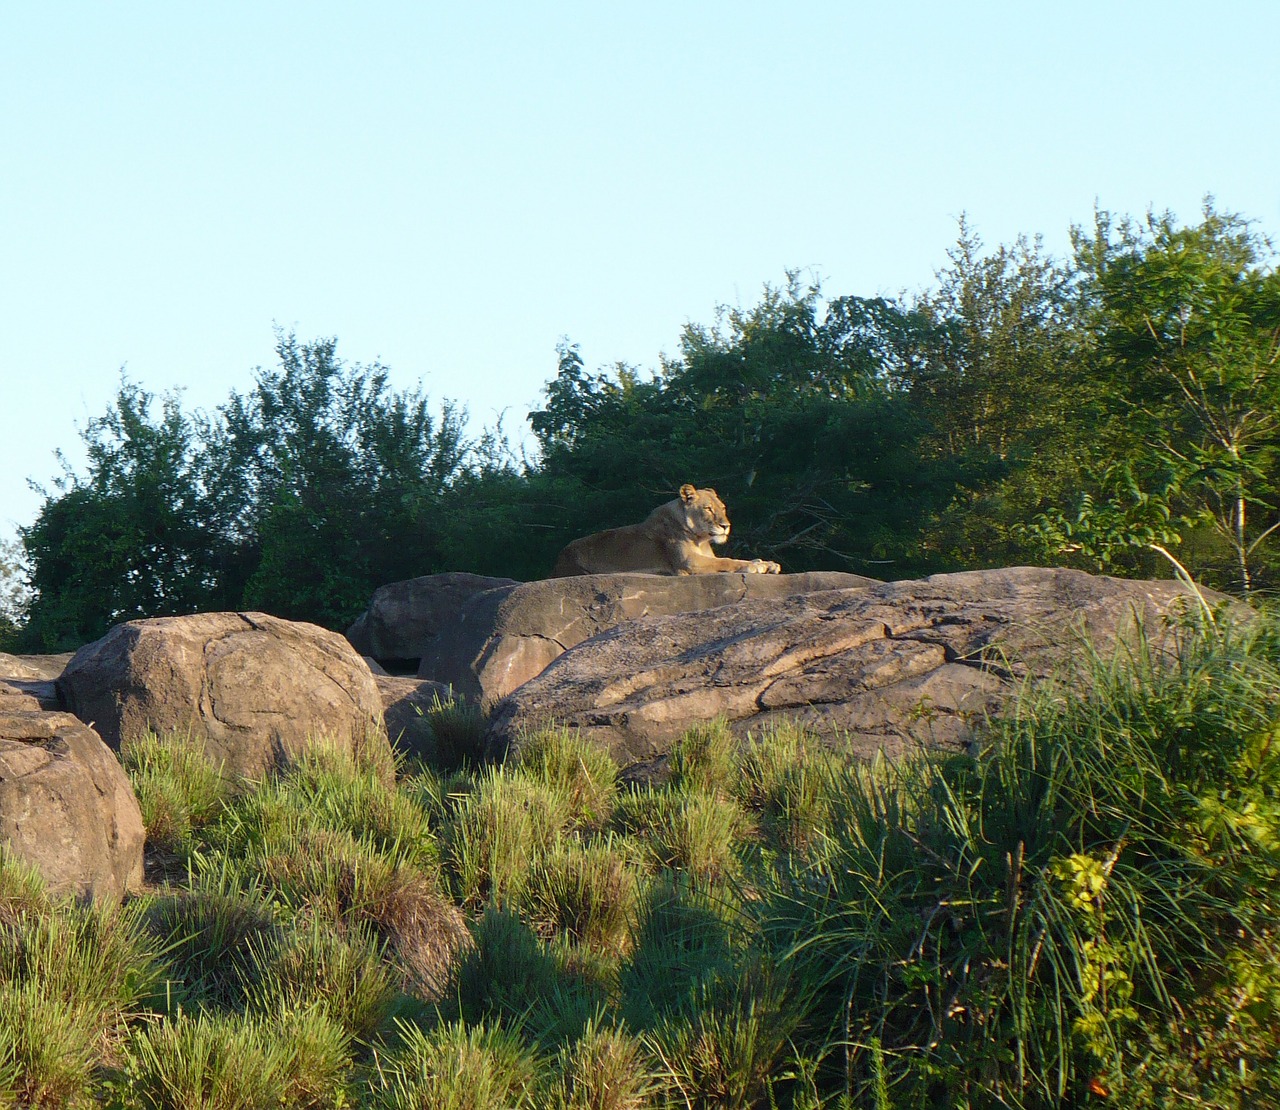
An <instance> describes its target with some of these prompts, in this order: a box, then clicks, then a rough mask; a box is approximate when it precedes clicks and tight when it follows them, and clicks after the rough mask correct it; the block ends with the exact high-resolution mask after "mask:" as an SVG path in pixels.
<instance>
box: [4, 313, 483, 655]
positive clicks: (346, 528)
mask: <svg viewBox="0 0 1280 1110" xmlns="http://www.w3.org/2000/svg"><path fill="white" fill-rule="evenodd" d="M276 353H277V356H278V359H279V365H278V367H277V368H274V369H268V370H263V369H261V368H259V370H258V372H257V380H256V383H255V386H254V388H253V389H252V390H251V391H250V392H249V393H247V394H245V395H240V394H237V393H234V392H233V393H232V394H231V396H230V398H229V400H228V401H227V403H226V404H225V405H223V406H221V407H220V408H218V409H217V410H216V411H215V412H214V413H213V414H212V415H209V414H205V413H199V412H197V413H195V414H194V415H191V416H188V415H187V414H185V413H184V412H183V411H182V408H181V405H180V400H179V397H178V395H176V394H168V395H165V396H164V397H163V398H162V399H161V401H160V402H159V405H158V408H159V412H158V413H155V412H154V411H153V410H155V409H156V408H157V404H156V398H155V397H154V396H153V395H152V394H150V393H147V392H146V391H144V390H142V389H140V388H139V387H137V386H135V385H133V384H132V383H130V382H128V381H127V380H122V382H121V387H120V390H119V392H118V394H117V397H116V400H115V403H114V405H113V406H112V408H111V409H110V410H109V411H108V412H107V414H106V415H104V416H103V417H100V418H97V419H95V420H92V421H90V422H89V424H88V426H87V427H86V428H85V430H84V432H83V433H82V438H83V439H84V442H85V445H86V448H87V451H88V468H87V473H86V474H84V475H79V474H76V473H75V472H74V471H73V470H72V468H71V467H70V466H68V465H66V464H65V463H64V474H63V476H62V477H61V478H60V479H59V480H58V481H57V482H56V483H55V488H54V490H53V491H51V492H46V493H45V502H44V505H43V506H42V508H41V510H40V514H39V516H38V517H37V519H36V522H35V523H34V524H33V525H32V526H31V527H30V528H28V529H25V530H24V532H23V543H24V546H25V549H26V553H27V557H28V559H29V561H30V565H31V586H32V589H33V593H34V596H33V600H32V603H31V606H30V613H29V620H28V624H27V627H26V629H25V630H24V632H23V642H24V643H27V644H28V645H30V646H32V647H34V648H38V649H39V650H47V651H53V650H63V649H66V648H72V647H77V646H79V645H80V644H83V643H85V642H86V641H88V640H92V639H95V638H97V637H98V636H101V635H102V634H103V633H104V632H105V631H106V630H107V629H108V628H109V627H110V626H111V625H112V624H115V623H118V622H119V621H122V620H128V619H131V618H134V617H153V616H162V615H169V614H178V613H187V612H195V611H198V610H206V611H207V610H217V609H241V608H261V609H265V610H267V611H269V612H273V613H276V614H278V615H280V616H285V617H290V618H295V619H304V620H311V621H316V622H318V623H321V624H324V625H327V626H328V627H333V628H342V627H345V626H346V624H347V623H349V622H350V621H351V620H352V619H353V618H354V617H355V616H356V615H357V614H358V613H359V612H360V610H361V609H363V608H364V606H365V605H366V604H367V603H368V600H369V596H370V595H371V594H372V592H373V590H374V589H376V588H377V587H378V586H380V585H383V584H384V583H386V582H392V581H396V580H398V579H403V578H409V577H413V576H415V575H419V574H429V573H432V572H434V571H438V570H443V569H447V568H445V567H444V566H443V565H442V563H441V555H440V551H441V546H442V545H441V535H442V532H443V531H444V524H443V523H442V514H441V512H440V506H441V504H442V499H443V497H444V494H445V492H446V491H447V490H448V489H449V488H450V486H451V485H452V484H453V483H454V482H456V480H457V479H458V477H459V475H460V474H462V473H463V472H465V471H466V469H467V467H468V466H469V465H470V461H469V460H470V459H471V455H472V451H473V448H474V445H473V444H472V443H471V442H470V441H469V440H468V439H467V438H466V437H465V436H464V433H463V425H464V419H465V417H464V414H462V413H460V412H458V411H457V410H455V409H454V408H453V406H452V405H450V404H448V403H447V402H446V403H445V404H444V405H443V406H442V407H441V409H440V412H439V415H438V416H437V415H435V414H433V413H432V412H431V410H430V409H429V407H428V404H427V401H426V398H425V397H423V396H422V395H421V394H420V393H419V392H417V391H406V392H397V391H394V390H392V389H391V388H390V385H389V378H388V372H387V370H386V368H385V367H381V366H376V365H375V366H358V365H348V364H346V363H344V362H343V361H342V360H340V359H339V358H338V357H337V354H336V343H335V341H333V340H330V339H325V340H319V341H316V342H314V343H309V344H308V343H300V342H298V341H297V340H296V338H295V337H294V336H292V335H284V334H281V335H279V336H277V345H276Z"/></svg>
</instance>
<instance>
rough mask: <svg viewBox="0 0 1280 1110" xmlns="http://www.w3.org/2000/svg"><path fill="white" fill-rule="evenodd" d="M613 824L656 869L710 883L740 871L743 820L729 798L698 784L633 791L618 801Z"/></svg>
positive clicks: (737, 807)
mask: <svg viewBox="0 0 1280 1110" xmlns="http://www.w3.org/2000/svg"><path fill="white" fill-rule="evenodd" d="M617 823H618V825H619V826H620V828H621V829H622V831H623V832H625V833H628V834H631V835H634V836H635V837H637V838H638V839H639V840H641V841H642V842H643V843H644V845H645V847H646V850H647V852H648V854H649V857H650V861H651V865H652V867H653V868H655V869H661V868H667V869H670V870H675V871H680V872H683V873H685V874H688V875H691V876H693V877H695V878H697V879H699V880H701V881H703V882H706V883H714V882H717V881H719V880H721V879H724V878H726V877H728V876H731V875H733V874H735V873H736V872H737V870H738V862H739V856H738V845H739V842H740V837H741V835H742V834H743V832H744V831H745V830H746V827H747V821H746V816H745V814H744V813H743V811H742V809H741V807H740V806H738V804H737V803H736V802H734V801H733V800H732V799H727V798H725V797H723V796H721V795H718V794H715V793H710V792H708V791H705V790H703V789H700V788H691V787H684V788H675V787H674V786H673V787H671V788H668V789H664V790H637V791H633V792H632V793H630V794H627V795H624V796H623V797H622V798H620V799H619V802H618V809H617Z"/></svg>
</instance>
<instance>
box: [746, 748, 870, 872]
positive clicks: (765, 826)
mask: <svg viewBox="0 0 1280 1110" xmlns="http://www.w3.org/2000/svg"><path fill="white" fill-rule="evenodd" d="M844 763H845V761H843V760H840V759H838V758H837V757H835V756H834V755H832V754H831V753H829V752H827V751H826V750H824V749H823V748H821V747H819V746H818V744H817V743H816V742H815V740H814V738H813V737H812V736H809V735H807V734H806V733H805V732H804V730H803V729H801V728H799V727H797V726H795V725H788V724H782V725H775V726H774V727H772V728H770V729H769V730H767V731H766V732H764V733H762V734H759V735H753V736H750V737H748V739H747V742H746V744H745V745H744V746H743V748H742V749H741V751H740V753H739V755H738V777H737V780H736V782H735V783H734V796H735V797H736V798H737V799H738V801H739V803H740V804H741V805H742V806H743V808H744V809H745V810H746V811H747V812H748V813H749V814H751V815H752V816H753V817H754V818H755V820H756V822H757V824H758V827H759V833H760V836H761V839H762V840H763V841H764V842H765V843H766V844H767V845H769V846H770V847H771V848H773V849H775V850H776V851H779V852H781V853H783V854H785V855H792V856H794V857H796V858H797V859H808V858H810V857H812V856H813V855H814V854H815V853H817V852H819V851H820V850H821V848H822V846H823V843H824V838H825V835H826V831H827V829H828V828H829V827H830V825H831V812H832V805H833V804H834V801H835V799H834V797H833V795H834V793H835V786H836V783H837V782H838V775H839V771H840V769H841V768H842V767H843V766H844Z"/></svg>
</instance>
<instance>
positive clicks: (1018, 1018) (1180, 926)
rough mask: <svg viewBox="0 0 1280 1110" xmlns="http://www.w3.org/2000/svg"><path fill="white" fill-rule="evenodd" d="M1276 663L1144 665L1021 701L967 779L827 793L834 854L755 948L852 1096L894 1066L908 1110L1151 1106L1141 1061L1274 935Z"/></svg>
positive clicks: (1265, 1049)
mask: <svg viewBox="0 0 1280 1110" xmlns="http://www.w3.org/2000/svg"><path fill="white" fill-rule="evenodd" d="M1277 658H1278V653H1277V652H1276V645H1275V640H1274V634H1273V633H1272V632H1271V631H1270V630H1269V629H1267V628H1260V629H1254V630H1251V631H1243V632H1241V631H1237V632H1235V633H1232V634H1231V635H1228V636H1226V637H1220V636H1217V635H1197V634H1195V633H1194V632H1192V633H1190V634H1187V635H1185V637H1184V639H1183V641H1182V643H1181V645H1180V655H1179V657H1178V659H1177V660H1176V662H1175V665H1173V666H1170V665H1168V661H1167V660H1161V659H1158V658H1156V656H1155V655H1154V653H1153V652H1152V651H1151V650H1150V649H1148V648H1147V647H1145V646H1141V645H1140V646H1139V648H1138V649H1137V650H1135V651H1134V652H1132V653H1131V654H1129V655H1127V656H1117V657H1116V658H1111V659H1101V658H1095V659H1094V660H1093V663H1092V667H1091V669H1090V672H1089V673H1088V675H1087V676H1085V680H1084V681H1081V682H1078V683H1075V684H1062V685H1059V686H1056V687H1049V688H1045V689H1042V690H1039V691H1034V692H1032V691H1028V692H1027V693H1025V694H1024V696H1023V697H1022V698H1021V699H1020V700H1019V701H1018V702H1017V703H1016V705H1015V706H1014V707H1013V709H1012V711H1011V712H1010V713H1009V714H1007V715H1006V717H1005V718H1004V719H1003V720H1002V721H1000V722H997V723H996V724H995V726H994V727H993V731H992V733H991V735H990V737H989V741H988V745H987V749H986V751H985V753H984V754H983V755H982V756H981V757H979V758H977V759H969V758H955V759H950V760H947V759H936V758H918V759H914V760H908V761H904V762H902V763H899V764H897V765H896V766H887V765H886V766H882V767H881V768H879V769H878V771H877V772H875V773H868V772H867V771H865V770H861V769H851V770H849V771H847V772H844V773H841V774H838V775H836V776H835V777H834V779H833V781H832V783H831V786H830V789H829V794H830V798H831V799H832V802H833V806H832V822H833V830H832V840H833V842H834V844H835V851H834V852H833V853H832V855H831V856H830V858H829V859H828V860H827V861H826V863H825V865H824V867H823V868H822V869H821V871H820V873H818V874H815V875H814V876H812V878H811V880H810V881H808V882H807V883H799V884H796V885H794V886H793V887H792V889H791V890H790V892H789V893H786V894H784V895H781V896H777V895H775V898H774V901H773V904H772V905H771V906H770V909H769V913H768V914H766V919H765V922H764V928H765V929H766V931H767V932H768V933H770V934H771V935H772V936H773V937H774V939H775V941H776V942H779V944H780V951H781V952H782V953H783V954H784V958H785V959H787V960H788V961H789V962H791V963H792V964H793V965H794V966H795V967H796V968H797V970H798V972H799V973H800V974H803V975H805V976H806V977H808V979H809V981H811V982H812V983H814V984H815V985H818V986H820V988H821V989H820V990H819V991H818V992H817V994H816V995H815V999H816V1001H815V1005H814V1006H813V1007H812V1008H811V1010H810V1012H809V1014H808V1015H806V1021H809V1022H814V1023H816V1024H817V1025H818V1026H821V1027H823V1028H825V1030H826V1032H825V1034H823V1035H824V1036H825V1037H827V1038H829V1039H830V1040H832V1041H835V1042H838V1043H839V1044H840V1045H841V1046H842V1054H843V1060H844V1063H843V1072H844V1074H843V1077H842V1079H841V1083H842V1085H843V1087H844V1089H845V1093H846V1094H847V1095H849V1096H850V1097H853V1098H854V1100H855V1101H857V1100H859V1099H863V1100H869V1099H870V1098H872V1097H873V1094H874V1090H875V1087H876V1086H877V1083H876V1075H875V1073H876V1070H877V1068H879V1067H883V1070H884V1076H883V1079H884V1081H885V1086H886V1089H887V1092H888V1094H889V1096H890V1097H891V1098H892V1099H893V1101H894V1102H895V1104H898V1103H901V1104H904V1105H915V1104H919V1103H921V1102H925V1103H928V1102H931V1101H936V1100H938V1099H943V1098H945V1099H948V1100H950V1103H949V1104H951V1105H957V1106H984V1105H1008V1106H1027V1107H1030V1106H1057V1105H1061V1104H1063V1103H1065V1102H1074V1101H1076V1100H1081V1099H1086V1098H1087V1097H1089V1094H1088V1092H1089V1091H1091V1090H1095V1091H1096V1090H1106V1091H1110V1092H1112V1093H1114V1094H1116V1095H1117V1097H1124V1098H1132V1099H1137V1100H1139V1101H1140V1087H1141V1081H1135V1080H1134V1079H1133V1072H1134V1070H1135V1065H1136V1064H1138V1063H1139V1062H1140V1061H1141V1060H1142V1059H1143V1058H1144V1052H1146V1051H1149V1050H1150V1049H1151V1046H1152V1045H1154V1044H1157V1043H1165V1042H1167V1043H1170V1044H1171V1043H1176V1042H1177V1041H1179V1040H1180V1039H1181V1037H1180V1035H1179V1034H1178V1032H1177V1030H1178V1028H1179V1027H1180V1026H1185V1021H1186V1015H1188V1014H1190V1013H1193V1012H1195V1011H1196V1010H1197V1009H1199V1008H1200V1007H1201V1006H1202V1005H1203V1002H1204V996H1205V993H1206V988H1208V993H1210V994H1212V993H1213V992H1214V991H1215V990H1217V989H1218V984H1221V983H1222V982H1224V981H1228V980H1230V978H1231V974H1232V968H1233V966H1235V965H1236V964H1237V963H1238V962H1239V961H1240V960H1241V959H1245V958H1247V957H1246V956H1245V955H1244V954H1245V953H1247V952H1249V951H1250V950H1251V949H1252V948H1254V947H1255V946H1257V945H1258V944H1259V943H1261V942H1265V940H1266V939H1267V938H1269V937H1270V936H1271V935H1272V934H1273V930H1274V926H1273V925H1272V924H1271V922H1272V921H1273V920H1274V918H1273V916H1272V914H1273V909H1274V894H1275V891H1276V886H1275V877H1276V875H1277V874H1278V873H1280V872H1278V871H1277V864H1278V863H1280V857H1278V856H1277V854H1276V849H1277V846H1278V845H1280V840H1276V839H1274V838H1275V837H1276V836H1277V834H1280V758H1277V757H1276V755H1274V754H1272V747H1273V742H1272V737H1273V734H1274V731H1275V727H1276V726H1275V723H1274V722H1275V721H1276V720H1277V710H1280V667H1278V666H1277ZM1267 1004H1268V1005H1269V1003H1267ZM1276 1016H1277V1017H1280V1013H1277V1014H1276ZM1162 1039H1163V1040H1162ZM873 1046H874V1047H875V1051H873ZM1143 1046H1146V1047H1145V1048H1144V1047H1143ZM1276 1046H1277V1042H1276V1039H1275V1038H1274V1037H1273V1038H1270V1039H1269V1043H1266V1044H1263V1045H1260V1046H1259V1048H1261V1049H1262V1052H1261V1056H1262V1057H1263V1058H1264V1059H1262V1060H1259V1059H1258V1058H1257V1054H1255V1058H1254V1060H1253V1061H1252V1062H1251V1064H1250V1067H1252V1068H1255V1069H1259V1070H1260V1071H1264V1072H1266V1074H1268V1075H1270V1076H1274V1075H1275V1074H1276V1072H1275V1049H1276ZM1248 1072H1249V1068H1245V1070H1244V1071H1242V1072H1240V1073H1239V1076H1240V1077H1241V1082H1240V1083H1238V1084H1237V1086H1241V1085H1242V1084H1247V1083H1248V1082H1253V1081H1250V1080H1247V1078H1245V1077H1246V1076H1247V1074H1248ZM1242 1089H1243V1087H1242ZM1258 1089H1262V1088H1258ZM1221 1096H1222V1092H1221V1091H1220V1090H1219V1091H1216V1093H1215V1097H1219V1098H1220V1097H1221ZM1134 1104H1138V1103H1137V1102H1135V1103H1134Z"/></svg>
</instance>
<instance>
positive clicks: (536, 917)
mask: <svg viewBox="0 0 1280 1110" xmlns="http://www.w3.org/2000/svg"><path fill="white" fill-rule="evenodd" d="M640 879H641V871H640V868H639V867H638V866H637V863H636V860H635V853H634V851H631V850H628V848H627V847H626V846H625V845H623V844H622V843H621V842H619V841H615V840H613V839H604V840H598V841H594V842H592V843H589V844H580V843H578V842H576V841H572V840H564V841H561V842H559V843H558V844H556V845H555V847H553V848H552V849H551V850H550V851H548V852H547V853H546V855H544V856H543V857H542V860H541V861H540V863H539V864H538V866H537V867H536V869H534V871H533V874H532V876H531V877H530V880H529V883H528V885H527V887H526V888H525V890H524V892H523V897H522V898H521V905H522V906H523V907H524V908H525V909H526V910H527V912H528V913H529V916H530V919H531V920H532V922H533V923H534V926H535V927H536V928H537V929H539V930H540V931H541V932H542V933H543V934H544V935H546V936H549V937H550V936H554V935H556V934H564V935H565V936H567V937H568V938H569V939H570V940H572V941H573V942H574V943H575V944H581V945H585V946H586V947H587V948H591V949H594V950H596V951H607V952H610V953H612V954H615V955H619V956H621V955H624V954H625V953H626V952H627V951H628V950H629V949H630V946H631V930H632V927H633V926H634V924H635V921H636V916H637V909H638V904H639V896H640V891H641V883H640Z"/></svg>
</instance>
